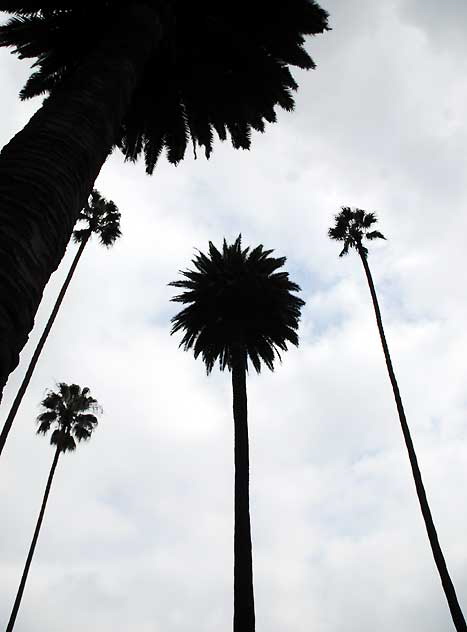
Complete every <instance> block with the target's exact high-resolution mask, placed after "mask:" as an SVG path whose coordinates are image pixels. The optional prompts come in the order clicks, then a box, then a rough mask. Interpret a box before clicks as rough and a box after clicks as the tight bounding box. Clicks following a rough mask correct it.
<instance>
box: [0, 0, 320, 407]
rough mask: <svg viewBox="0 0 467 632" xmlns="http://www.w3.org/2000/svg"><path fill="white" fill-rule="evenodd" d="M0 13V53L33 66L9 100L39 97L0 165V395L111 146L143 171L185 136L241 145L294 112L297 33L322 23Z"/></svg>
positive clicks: (266, 2)
mask: <svg viewBox="0 0 467 632" xmlns="http://www.w3.org/2000/svg"><path fill="white" fill-rule="evenodd" d="M77 6H78V5H77ZM3 10H6V11H8V10H9V11H10V12H12V13H13V14H14V15H13V17H12V18H11V20H10V21H9V23H8V24H6V25H5V26H3V27H1V28H0V46H12V47H14V49H15V52H16V53H17V54H18V55H19V57H20V58H31V59H36V61H35V64H34V66H35V72H34V73H33V74H32V75H31V77H30V78H29V80H28V81H27V83H26V85H25V86H24V88H23V90H22V92H21V96H22V97H23V98H29V97H32V96H34V95H37V94H50V95H51V96H50V98H48V99H46V100H45V102H44V104H43V106H42V108H41V109H40V110H39V111H38V112H37V113H36V114H35V115H34V116H33V117H32V119H31V121H30V122H29V123H28V124H27V125H26V127H25V128H24V129H23V130H22V131H21V132H20V133H19V134H17V135H16V136H15V137H14V138H13V139H12V141H11V142H10V143H8V145H6V147H4V149H3V150H2V153H1V154H0V227H2V229H3V227H6V229H4V230H3V233H2V234H1V235H0V397H1V393H2V390H3V386H4V384H5V382H6V380H7V377H8V374H9V373H10V372H11V371H12V370H13V369H14V367H15V366H16V365H17V363H18V357H19V351H20V350H21V348H22V347H23V346H24V344H25V342H26V340H27V336H28V333H29V331H30V330H31V328H32V326H33V319H34V314H35V312H36V310H37V307H38V305H39V301H40V297H41V295H42V293H43V289H44V287H45V284H46V283H47V281H48V279H49V277H50V275H51V273H52V272H53V271H54V270H55V269H56V267H57V266H58V263H59V262H60V260H61V258H62V256H63V254H64V252H65V248H66V244H67V243H68V240H69V237H70V235H71V232H72V229H73V225H74V223H75V221H76V219H77V217H78V214H79V211H80V209H81V208H82V207H83V206H84V203H85V200H86V198H87V197H88V195H89V194H90V192H91V190H92V187H93V184H94V181H95V179H96V177H97V175H98V173H99V171H100V169H101V167H102V164H103V163H104V161H105V159H106V158H107V156H108V154H109V152H110V151H111V150H112V147H113V146H114V145H116V144H117V145H119V146H120V147H121V148H122V150H123V152H124V154H125V156H126V158H128V159H130V160H135V159H136V158H137V157H138V156H139V155H140V154H144V158H145V161H146V168H147V171H148V172H152V170H153V169H154V166H155V164H156V161H157V159H158V156H159V155H160V153H161V151H162V150H163V149H164V148H165V149H166V150H167V157H168V159H169V161H170V162H172V163H174V164H177V163H178V162H179V161H180V160H182V159H183V157H184V153H185V148H186V145H187V142H188V141H189V139H190V138H191V140H192V141H193V145H194V146H195V147H196V144H199V145H201V146H203V147H204V148H205V152H206V155H207V156H209V154H210V153H211V150H212V143H213V135H214V132H216V133H217V135H218V136H219V138H221V139H226V137H227V135H230V138H231V141H232V144H233V146H234V147H235V148H244V149H247V148H249V146H250V141H251V131H252V129H253V130H259V131H263V130H264V126H265V122H266V121H268V122H273V121H274V120H275V118H276V114H275V107H276V106H280V107H283V108H285V109H286V110H291V109H292V108H293V104H294V101H293V98H292V95H291V91H292V90H295V89H296V87H297V84H296V82H295V81H294V79H293V78H292V76H291V74H290V70H289V67H290V66H298V67H300V68H305V69H309V68H313V67H314V63H313V61H312V59H311V58H310V57H309V55H308V54H307V52H306V51H305V49H304V47H303V44H304V41H305V35H313V34H317V33H322V32H323V31H325V30H326V29H327V17H328V16H327V13H326V12H325V11H323V10H322V9H321V8H320V7H319V6H318V5H317V4H316V3H315V2H314V0H288V2H287V3H284V2H283V0H255V1H254V2H251V1H250V0H237V2H236V3H235V4H232V3H228V2H227V3H225V2H213V1H212V0H208V1H207V2H201V3H200V2H180V1H179V0H177V1H175V0H146V1H145V2H141V3H139V2H133V1H129V2H124V3H120V2H116V0H110V1H108V0H106V1H105V2H104V1H103V0H97V1H96V2H93V3H92V5H85V4H82V5H81V4H80V5H79V6H78V8H42V9H40V8H32V9H31V8H17V7H13V8H11V9H8V8H6V7H5V8H4V9H3ZM32 253H33V254H32Z"/></svg>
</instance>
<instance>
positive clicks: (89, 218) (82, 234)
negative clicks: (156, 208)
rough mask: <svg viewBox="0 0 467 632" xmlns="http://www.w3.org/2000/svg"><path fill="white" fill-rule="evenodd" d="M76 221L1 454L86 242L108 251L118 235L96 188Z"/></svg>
mask: <svg viewBox="0 0 467 632" xmlns="http://www.w3.org/2000/svg"><path fill="white" fill-rule="evenodd" d="M78 220H79V221H82V222H84V224H85V226H84V228H77V229H75V230H74V232H73V239H74V241H75V242H76V243H79V244H80V246H79V248H78V251H77V253H76V255H75V258H74V259H73V263H72V264H71V267H70V270H69V272H68V275H67V277H66V279H65V282H64V283H63V286H62V289H61V290H60V293H59V295H58V298H57V300H56V301H55V305H54V307H53V309H52V313H51V314H50V318H49V320H48V321H47V324H46V326H45V328H44V331H43V332H42V336H41V337H40V339H39V342H38V343H37V346H36V348H35V350H34V353H33V355H32V358H31V361H30V363H29V366H28V369H27V371H26V374H25V376H24V378H23V381H22V382H21V386H20V387H19V389H18V393H17V394H16V397H15V399H14V401H13V404H12V406H11V409H10V412H9V413H8V417H7V418H6V421H5V424H4V426H3V429H2V432H1V433H0V454H1V453H2V451H3V448H4V446H5V442H6V440H7V437H8V433H9V432H10V429H11V426H12V424H13V421H14V419H15V417H16V413H17V412H18V408H19V406H20V404H21V401H22V399H23V397H24V394H25V393H26V389H27V387H28V385H29V382H30V381H31V377H32V374H33V373H34V369H35V368H36V364H37V361H38V360H39V356H40V354H41V352H42V349H43V348H44V345H45V342H46V340H47V337H48V335H49V333H50V330H51V329H52V325H53V324H54V321H55V318H56V316H57V314H58V310H59V309H60V305H61V304H62V301H63V298H64V296H65V293H66V291H67V289H68V286H69V285H70V281H71V279H72V278H73V274H74V272H75V270H76V266H77V265H78V261H79V260H80V257H81V255H82V254H83V250H84V248H85V246H86V244H87V243H88V241H89V239H90V237H91V236H92V234H96V235H97V236H98V237H99V241H100V243H101V244H102V245H103V246H106V247H107V248H110V247H111V246H113V244H114V243H115V241H116V240H117V239H118V238H119V237H120V236H121V232H120V212H119V210H118V208H117V207H116V206H115V204H114V203H113V202H112V201H107V200H106V199H105V198H104V197H102V196H101V194H100V193H99V192H98V191H96V190H95V189H94V191H93V192H92V193H91V195H90V198H89V200H88V201H87V202H86V206H85V207H84V208H83V210H82V211H81V213H80V215H79V217H78Z"/></svg>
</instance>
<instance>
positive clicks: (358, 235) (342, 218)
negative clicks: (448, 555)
mask: <svg viewBox="0 0 467 632" xmlns="http://www.w3.org/2000/svg"><path fill="white" fill-rule="evenodd" d="M376 221H377V220H376V215H375V214H374V213H366V212H365V211H363V210H361V209H354V210H352V209H351V208H350V207H348V206H343V207H342V210H341V212H340V213H339V214H338V215H336V217H335V226H334V227H333V228H330V229H329V231H328V234H329V237H330V238H331V239H335V240H337V241H341V242H343V244H344V247H343V250H342V252H341V253H340V255H339V256H340V257H342V256H344V255H346V254H347V253H348V252H349V249H351V248H354V249H355V250H356V251H357V252H358V254H359V256H360V259H361V261H362V264H363V268H364V270H365V274H366V278H367V281H368V286H369V288H370V293H371V299H372V301H373V308H374V311H375V316H376V323H377V325H378V331H379V335H380V338H381V344H382V346H383V351H384V357H385V359H386V366H387V369H388V374H389V380H390V382H391V386H392V390H393V393H394V399H395V401H396V407H397V412H398V415H399V421H400V424H401V428H402V433H403V435H404V440H405V445H406V447H407V452H408V455H409V460H410V466H411V468H412V474H413V478H414V482H415V489H416V491H417V496H418V501H419V503H420V509H421V511H422V515H423V520H424V521H425V527H426V531H427V534H428V539H429V541H430V545H431V550H432V552H433V557H434V560H435V563H436V567H437V569H438V573H439V576H440V578H441V584H442V586H443V589H444V594H445V595H446V599H447V602H448V605H449V610H450V611H451V616H452V620H453V623H454V626H455V628H456V630H457V631H458V632H466V631H467V626H466V623H465V619H464V615H463V613H462V610H461V607H460V605H459V602H458V600H457V595H456V591H455V590H454V585H453V583H452V581H451V577H450V575H449V571H448V568H447V566H446V561H445V559H444V555H443V552H442V550H441V547H440V544H439V541H438V534H437V533H436V529H435V525H434V523H433V518H432V516H431V511H430V506H429V504H428V500H427V497H426V492H425V487H424V485H423V481H422V475H421V472H420V468H419V466H418V461H417V455H416V453H415V448H414V445H413V442H412V437H411V436H410V430H409V426H408V423H407V419H406V417H405V411H404V407H403V405H402V398H401V395H400V391H399V386H398V384H397V381H396V376H395V373H394V369H393V366H392V361H391V356H390V355H389V347H388V344H387V341H386V336H385V333H384V329H383V321H382V318H381V311H380V308H379V304H378V298H377V296H376V290H375V286H374V283H373V278H372V276H371V272H370V266H369V265H368V249H367V248H366V247H365V246H364V245H363V243H362V239H363V238H364V237H365V238H366V239H369V240H373V239H386V238H385V237H384V235H382V234H381V233H380V232H379V231H377V230H373V225H374V224H375V223H376Z"/></svg>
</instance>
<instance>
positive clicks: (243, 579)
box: [232, 345, 255, 632]
mask: <svg viewBox="0 0 467 632" xmlns="http://www.w3.org/2000/svg"><path fill="white" fill-rule="evenodd" d="M232 389H233V415H234V428H235V532H234V620H233V629H234V632H254V629H255V604H254V597H253V563H252V555H251V528H250V498H249V456H248V409H247V395H246V352H245V348H244V347H243V345H239V346H238V347H237V348H236V349H235V351H234V357H233V358H232Z"/></svg>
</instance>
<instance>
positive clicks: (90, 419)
mask: <svg viewBox="0 0 467 632" xmlns="http://www.w3.org/2000/svg"><path fill="white" fill-rule="evenodd" d="M57 387H58V388H57V390H56V391H48V393H47V394H46V396H45V397H44V399H43V400H42V402H41V405H42V407H43V408H44V409H45V411H44V412H42V413H41V414H40V415H38V417H37V422H38V424H39V427H38V429H37V432H38V433H39V434H44V435H46V434H47V433H48V432H49V430H50V429H51V427H52V426H53V427H54V430H53V432H52V435H51V438H50V443H51V444H52V445H56V446H57V447H59V448H60V451H61V452H67V451H73V450H74V449H75V448H76V441H75V439H76V440H78V441H83V440H87V439H89V438H90V436H91V434H92V432H93V430H94V428H95V427H96V426H97V423H98V422H97V417H96V415H95V414H94V413H98V412H100V411H101V409H100V407H99V405H98V403H97V400H96V399H94V397H91V394H90V391H89V388H87V387H84V388H81V387H80V386H78V385H77V384H66V383H65V382H60V383H59V384H57Z"/></svg>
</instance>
